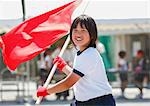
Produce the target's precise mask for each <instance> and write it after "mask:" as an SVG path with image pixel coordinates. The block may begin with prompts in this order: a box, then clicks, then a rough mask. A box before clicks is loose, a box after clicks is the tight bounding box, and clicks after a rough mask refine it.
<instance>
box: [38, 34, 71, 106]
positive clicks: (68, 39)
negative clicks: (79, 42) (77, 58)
mask: <svg viewBox="0 0 150 106" xmlns="http://www.w3.org/2000/svg"><path fill="white" fill-rule="evenodd" d="M69 42H70V35H68V37H67V40H66V41H65V43H64V45H63V47H62V49H61V51H60V53H59V55H58V56H59V57H62V55H63V53H64V51H65V49H66V48H67V46H68V44H69ZM56 68H57V63H56V64H54V66H53V68H52V70H51V71H50V74H49V76H48V78H47V80H46V82H45V83H44V86H43V87H45V88H47V87H48V85H49V83H50V81H51V79H52V77H53V75H54V73H55V70H56ZM42 98H43V97H42V96H40V97H38V98H37V101H36V103H35V104H36V105H39V104H40V102H41V101H42Z"/></svg>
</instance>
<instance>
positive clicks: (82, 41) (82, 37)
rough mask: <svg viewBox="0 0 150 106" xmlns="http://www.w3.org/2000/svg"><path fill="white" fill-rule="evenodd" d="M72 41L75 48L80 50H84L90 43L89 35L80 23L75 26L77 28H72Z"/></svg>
mask: <svg viewBox="0 0 150 106" xmlns="http://www.w3.org/2000/svg"><path fill="white" fill-rule="evenodd" d="M72 40H73V42H74V44H75V45H76V46H79V48H80V50H81V51H82V50H84V49H85V48H86V47H87V46H88V45H89V43H90V35H89V32H88V30H87V29H86V28H85V26H83V28H82V27H81V26H80V23H79V24H78V25H77V28H74V29H73V31H72Z"/></svg>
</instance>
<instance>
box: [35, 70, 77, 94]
mask: <svg viewBox="0 0 150 106" xmlns="http://www.w3.org/2000/svg"><path fill="white" fill-rule="evenodd" d="M79 79H80V76H79V75H77V74H76V73H74V72H70V73H69V75H68V76H67V77H66V78H65V79H63V80H62V81H60V82H58V83H56V84H54V85H52V86H48V88H44V87H42V88H39V89H38V90H37V96H46V95H49V94H52V93H59V92H62V91H65V90H68V89H69V88H71V87H72V86H73V85H74V84H75V83H76V82H77V81H78V80H79ZM43 89H44V90H43Z"/></svg>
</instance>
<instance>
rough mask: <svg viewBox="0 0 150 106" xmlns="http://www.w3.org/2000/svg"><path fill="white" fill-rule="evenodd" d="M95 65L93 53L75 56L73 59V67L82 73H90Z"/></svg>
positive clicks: (95, 60) (95, 58)
mask: <svg viewBox="0 0 150 106" xmlns="http://www.w3.org/2000/svg"><path fill="white" fill-rule="evenodd" d="M96 65H97V56H95V55H94V54H91V55H84V56H82V57H77V58H76V59H75V61H74V69H75V70H76V71H78V72H80V73H82V75H88V74H90V73H91V72H92V71H93V70H95V66H96ZM76 71H75V73H76ZM78 72H77V73H78ZM78 75H79V74H78ZM82 75H81V76H82Z"/></svg>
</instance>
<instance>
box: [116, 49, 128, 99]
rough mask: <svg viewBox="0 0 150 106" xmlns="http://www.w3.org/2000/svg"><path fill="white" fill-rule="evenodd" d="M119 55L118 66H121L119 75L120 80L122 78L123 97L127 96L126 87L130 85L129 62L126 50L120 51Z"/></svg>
mask: <svg viewBox="0 0 150 106" xmlns="http://www.w3.org/2000/svg"><path fill="white" fill-rule="evenodd" d="M118 56H119V61H118V68H119V75H120V80H121V91H122V95H121V97H122V98H125V96H124V91H125V88H126V87H127V85H128V70H129V66H128V62H127V61H126V52H125V51H120V52H119V53H118Z"/></svg>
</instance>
